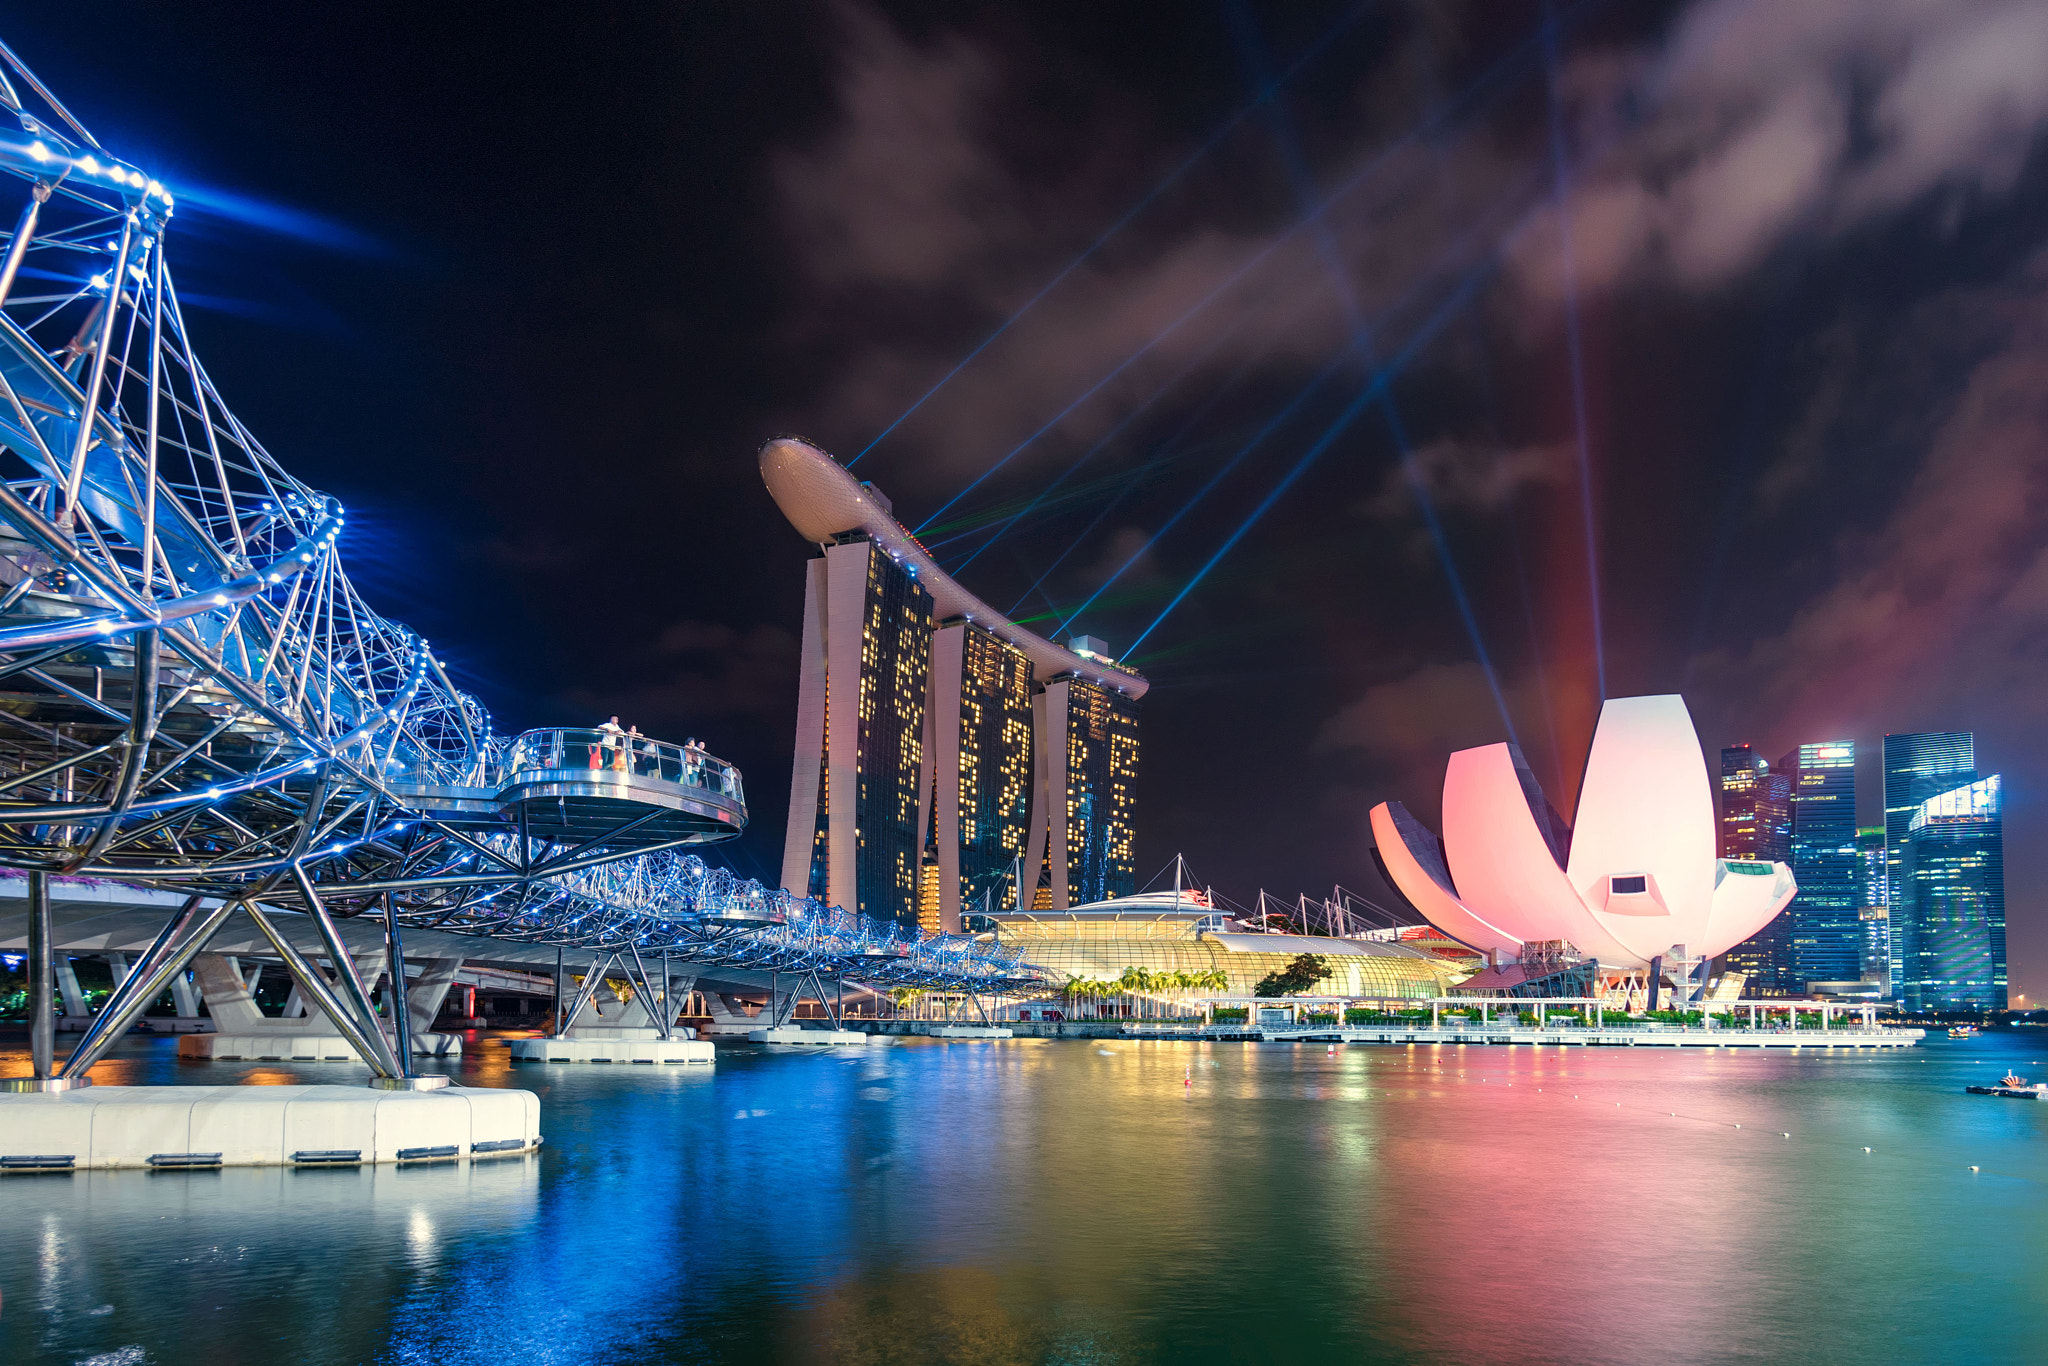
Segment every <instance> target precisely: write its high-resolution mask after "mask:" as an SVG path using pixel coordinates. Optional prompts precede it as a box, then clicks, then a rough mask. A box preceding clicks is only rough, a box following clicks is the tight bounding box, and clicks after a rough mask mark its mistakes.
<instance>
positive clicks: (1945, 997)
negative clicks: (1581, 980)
mask: <svg viewBox="0 0 2048 1366" xmlns="http://www.w3.org/2000/svg"><path fill="white" fill-rule="evenodd" d="M2001 787H2002V784H2001V783H2000V781H1999V778H1998V775H1997V774H1995V773H1994V774H1992V775H1991V776H1990V777H1988V778H1984V779H1980V780H1977V781H1974V782H1967V783H1963V784H1961V785H1960V786H1957V787H1954V788H1951V789H1950V790H1948V791H1946V792H1939V793H1936V794H1935V795H1933V796H1931V797H1929V798H1927V799H1926V800H1924V801H1922V802H1921V803H1920V805H1919V806H1918V807H1916V808H1915V809H1914V812H1913V814H1912V817H1911V818H1910V819H1909V820H1908V821H1907V822H1906V838H1905V842H1904V845H1903V847H1902V849H1901V851H1900V852H1901V855H1902V857H1901V859H1900V862H1899V872H1898V879H1899V880H1898V883H1897V884H1896V885H1897V886H1898V887H1899V889H1900V891H1901V892H1902V894H1903V895H1902V897H1901V900H1903V901H1904V902H1905V904H1906V906H1907V907H1908V908H1909V911H1908V914H1906V915H1905V916H1903V917H1901V919H1900V922H1899V923H1898V925H1897V926H1896V928H1895V933H1894V940H1895V943H1896V944H1897V952H1896V956H1897V958H1898V960H1899V961H1900V963H1901V964H1902V965H1903V973H1902V977H1903V982H1902V989H1901V992H1900V996H1901V999H1902V1000H1903V1001H1904V1003H1905V1004H1906V1005H1907V1006H1908V1007H1911V1008H1913V1009H1920V1010H2004V1009H2005V1007H2006V965H2005V819H2004V818H2005V803H2004V794H2003V792H2002V791H2001Z"/></svg>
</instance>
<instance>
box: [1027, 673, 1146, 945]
mask: <svg viewBox="0 0 2048 1366" xmlns="http://www.w3.org/2000/svg"><path fill="white" fill-rule="evenodd" d="M1084 642H1088V638H1087V637H1082V638H1081V640H1078V641H1076V642H1074V644H1075V645H1076V646H1077V647H1079V648H1080V649H1081V650H1089V646H1090V644H1093V643H1094V642H1088V643H1085V644H1084ZM1090 653H1093V651H1092V650H1091V651H1090ZM1034 706H1035V707H1036V709H1037V718H1036V719H1037V725H1038V736H1039V742H1038V773H1039V792H1040V794H1041V800H1040V801H1039V802H1037V803H1036V804H1035V806H1034V808H1033V811H1032V819H1031V848H1030V852H1029V853H1028V855H1027V857H1026V864H1027V866H1028V867H1029V868H1032V869H1036V870H1038V872H1037V876H1036V877H1035V878H1034V879H1033V882H1032V885H1033V887H1034V888H1036V892H1037V895H1036V898H1035V903H1034V904H1036V903H1038V902H1042V904H1043V905H1044V906H1046V907H1047V908H1049V909H1053V910H1064V909H1066V908H1067V907H1069V906H1079V905H1085V904H1087V903H1089V902H1095V901H1109V900H1112V899H1114V898H1116V897H1122V896H1129V895H1130V894H1131V893H1132V892H1133V891H1135V890H1136V889H1137V872H1138V870H1137V863H1136V859H1135V854H1136V850H1135V847H1134V840H1135V835H1136V830H1135V825H1136V821H1135V816H1136V809H1137V801H1136V784H1137V777H1138V713H1137V708H1136V706H1135V705H1133V701H1132V699H1131V698H1130V697H1129V696H1127V695H1125V694H1123V693H1121V692H1119V691H1117V690H1116V689H1114V688H1106V687H1103V686H1102V685H1101V684H1099V683H1093V682H1090V681H1089V680H1087V679H1085V678H1079V677H1073V676H1068V677H1063V678H1055V679H1053V680H1051V681H1050V682H1048V683H1047V684H1046V686H1045V691H1044V692H1043V693H1042V694H1040V695H1039V697H1038V698H1037V700H1036V702H1035V703H1034Z"/></svg>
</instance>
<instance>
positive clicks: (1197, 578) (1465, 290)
mask: <svg viewBox="0 0 2048 1366" xmlns="http://www.w3.org/2000/svg"><path fill="white" fill-rule="evenodd" d="M1497 268H1498V263H1497V262H1495V261H1488V262H1486V263H1485V264H1484V265H1482V266H1480V267H1479V268H1478V269H1475V270H1473V271H1471V272H1469V273H1468V274H1467V275H1466V277H1465V279H1464V280H1463V281H1462V282H1461V283H1460V284H1459V286H1458V288H1457V289H1456V290H1454V291H1453V292H1452V294H1451V296H1450V297H1449V298H1447V299H1446V300H1444V302H1443V304H1442V305H1441V306H1440V307H1439V308H1438V309H1437V311H1436V312H1435V313H1434V314H1432V315H1431V316H1430V317H1429V319H1428V320H1427V321H1425V322H1424V323H1423V325H1422V326H1421V327H1420V328H1419V329H1417V331H1416V334H1415V335H1414V336H1413V337H1411V338H1409V340H1408V344H1407V345H1406V346H1403V347H1402V348H1401V350H1400V351H1398V352H1397V353H1395V355H1394V357H1393V358H1392V359H1390V360H1389V361H1388V362H1387V363H1386V364H1385V365H1383V366H1381V367H1380V368H1379V369H1378V370H1377V371H1375V372H1374V374H1373V377H1372V380H1371V382H1370V383H1368V384H1367V385H1366V386H1365V388H1364V389H1363V390H1361V391H1360V392H1359V394H1358V396H1357V397H1356V398H1353V399H1352V400H1351V402H1349V403H1348V404H1346V405H1345V406H1344V410H1343V411H1342V412H1340V413H1338V414H1337V416H1336V417H1335V418H1333V419H1331V421H1330V423H1329V425H1328V426H1326V427H1325V428H1323V431H1322V433H1321V435H1319V436H1318V437H1317V438H1316V439H1315V441H1313V442H1312V443H1310V445H1309V447H1308V449H1307V450H1306V451H1304V452H1303V453H1302V456H1301V458H1300V459H1299V460H1297V461H1295V462H1294V465H1293V467H1292V468H1290V469H1289V470H1288V471H1287V473H1286V474H1285V475H1284V476H1282V477H1281V479H1280V482H1279V483H1277V484H1275V485H1274V486H1273V487H1272V489H1271V490H1269V491H1268V492H1267V494H1266V496H1265V497H1264V498H1262V499H1260V500H1259V503H1258V506H1256V507H1254V508H1253V509H1252V510H1251V512H1250V514H1249V515H1247V516H1246V517H1245V519H1244V520H1243V521H1242V522H1240V523H1238V526H1237V529H1236V530H1235V531H1233V532H1231V533H1230V535H1229V537H1228V538H1226V539H1225V540H1224V542H1223V544H1222V545H1220V546H1218V547H1217V548H1216V552H1215V553H1214V554H1213V555H1211V556H1210V557H1209V558H1208V559H1207V560H1206V561H1204V562H1203V564H1202V567H1201V568H1200V569H1198V570H1196V571H1195V573H1194V577H1192V578H1190V579H1189V580H1188V581H1187V583H1186V584H1185V585H1183V586H1182V588H1181V590H1180V592H1178V593H1176V594H1174V596H1173V599H1172V601H1170V602H1168V603H1167V604H1166V606H1165V608H1163V609H1162V610H1161V611H1160V613H1159V615H1158V616H1156V617H1154V618H1153V619H1152V624H1151V625H1150V626H1147V627H1146V628H1145V629H1144V630H1143V631H1141V632H1140V633H1139V634H1138V638H1137V639H1136V640H1133V641H1132V642H1131V644H1130V646H1129V648H1128V649H1126V650H1125V652H1124V655H1125V658H1130V657H1132V656H1134V655H1136V654H1137V652H1138V647H1139V646H1140V645H1142V644H1144V643H1145V641H1146V640H1147V639H1149V638H1150V637H1151V635H1152V633H1153V632H1154V631H1156V630H1158V629H1159V626H1160V623H1161V622H1163V621H1165V620H1166V619H1167V618H1168V617H1169V616H1171V615H1173V611H1174V609H1175V608H1177V607H1179V606H1180V605H1181V603H1183V602H1185V601H1187V597H1188V594H1190V593H1192V592H1194V591H1195V589H1196V587H1197V586H1198V585H1199V584H1200V583H1201V582H1202V580H1203V579H1205V578H1207V577H1208V576H1209V572H1210V571H1211V570H1213V569H1214V568H1215V567H1216V566H1217V565H1218V564H1220V563H1222V561H1223V558H1224V557H1225V556H1226V555H1228V554H1229V553H1230V552H1231V551H1232V550H1234V549H1235V548H1236V547H1237V543H1238V542H1239V541H1241V540H1243V539H1244V538H1245V536H1246V534H1247V533H1249V532H1250V531H1251V529H1252V528H1253V527H1254V526H1257V525H1258V523H1259V520H1260V519H1261V518H1263V517H1264V516H1265V515H1266V514H1267V513H1268V512H1270V511H1272V510H1273V505H1274V504H1275V503H1278V502H1279V501H1280V499H1281V497H1282V496H1284V495H1285V494H1286V492H1287V490H1289V489H1290V488H1292V487H1294V484H1295V482H1296V481H1297V480H1299V479H1300V478H1301V476H1302V475H1304V474H1306V473H1308V471H1309V467H1310V466H1312V465H1314V464H1315V463H1316V461H1318V460H1320V459H1321V458H1322V456H1323V453H1324V452H1325V451H1327V450H1329V449H1330V447H1331V446H1332V445H1334V444H1335V443H1336V441H1337V438H1338V437H1340V436H1342V435H1343V434H1344V433H1345V432H1346V431H1347V430H1349V428H1350V427H1351V424H1352V423H1354V422H1356V421H1357V420H1358V418H1359V416H1360V414H1362V413H1364V412H1365V410H1366V409H1367V408H1369V407H1371V406H1372V405H1373V403H1374V402H1375V401H1377V400H1378V399H1379V397H1380V395H1381V394H1383V393H1385V392H1386V389H1387V386H1388V385H1389V384H1391V383H1392V382H1393V379H1394V376H1396V375H1397V374H1399V373H1400V372H1401V371H1402V370H1404V369H1405V368H1407V366H1408V364H1409V362H1411V361H1413V360H1414V359H1415V357H1416V356H1417V355H1418V354H1419V353H1420V352H1421V351H1422V349H1423V348H1424V347H1425V346H1427V345H1428V344H1429V343H1430V342H1432V341H1434V340H1436V337H1437V334H1438V333H1440V332H1441V331H1443V328H1444V325H1445V324H1446V323H1448V322H1449V321H1450V320H1451V318H1452V317H1454V316H1455V315H1456V314H1457V312H1458V311H1459V310H1460V309H1462V308H1464V306H1465V305H1466V304H1467V303H1469V302H1471V300H1472V297H1473V295H1474V294H1475V293H1477V292H1478V289H1479V285H1480V284H1481V282H1482V281H1483V280H1484V279H1486V278H1487V277H1488V276H1490V275H1491V274H1492V273H1493V272H1494V270H1496V269H1497Z"/></svg>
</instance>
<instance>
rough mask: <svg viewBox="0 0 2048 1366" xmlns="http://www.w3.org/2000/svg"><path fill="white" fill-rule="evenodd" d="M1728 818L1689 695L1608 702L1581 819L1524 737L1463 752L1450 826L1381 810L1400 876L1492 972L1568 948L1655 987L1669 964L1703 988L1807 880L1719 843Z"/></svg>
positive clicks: (1552, 957)
mask: <svg viewBox="0 0 2048 1366" xmlns="http://www.w3.org/2000/svg"><path fill="white" fill-rule="evenodd" d="M1715 828H1716V827H1715V816H1714V798H1713V790H1712V787H1711V786H1710V782H1709V778H1708V774H1707V766H1706V760H1705V756H1704V755H1703V753H1702V752H1701V749H1700V742H1699V735H1698V733H1697V732H1696V731H1694V729H1693V724H1692V716H1691V714H1690V713H1688V712H1687V711H1686V707H1685V702H1684V699H1682V698H1680V697H1678V696H1676V695H1667V696H1660V697H1621V698H1614V699H1612V700H1610V701H1608V702H1607V703H1605V704H1604V705H1603V706H1602V707H1601V710H1600V722H1599V725H1598V727H1597V729H1596V730H1595V731H1594V734H1593V747H1592V751H1591V753H1590V755H1589V756H1588V758H1587V761H1586V771H1585V777H1584V779H1583V781H1582V782H1581V784H1580V788H1579V800H1578V804H1577V806H1576V808H1575V818H1574V820H1573V822H1572V823H1571V824H1566V822H1565V821H1564V820H1563V819H1562V818H1561V817H1560V816H1559V815H1558V814H1557V812H1556V811H1555V810H1554V809H1552V807H1551V805H1550V803H1549V801H1548V800H1546V799H1545V797H1544V795H1543V790H1542V788H1541V787H1540V786H1539V785H1538V783H1537V781H1536V777H1535V774H1534V773H1532V772H1531V771H1530V769H1529V765H1528V763H1527V762H1526V761H1525V760H1524V759H1523V758H1522V754H1521V751H1520V750H1519V749H1517V748H1516V747H1515V746H1514V745H1511V744H1496V745H1484V746H1481V747H1480V748H1478V749H1466V750H1459V751H1458V752H1456V753H1454V754H1452V755H1451V757H1450V763H1449V765H1448V767H1447V769H1446V771H1445V773H1444V798H1443V835H1442V838H1441V839H1439V838H1438V837H1437V836H1436V835H1435V834H1432V833H1431V832H1430V830H1429V829H1428V827H1426V826H1425V825H1423V824H1422V822H1420V821H1419V820H1417V819H1416V818H1415V817H1414V816H1412V815H1410V814H1409V812H1408V809H1407V808H1406V807H1405V806H1403V805H1402V804H1401V803H1400V802H1382V803H1380V804H1379V805H1378V806H1375V807H1374V808H1373V809H1372V831H1373V837H1374V840H1375V842H1376V845H1377V856H1378V859H1379V862H1380V865H1381V868H1382V870H1383V872H1384V873H1385V875H1386V878H1387V881H1388V883H1389V884H1390V885H1391V886H1393V887H1394V888H1395V889H1396V890H1398V891H1399V892H1400V893H1401V895H1402V896H1404V897H1405V898H1406V899H1407V900H1408V901H1409V903H1410V904H1411V905H1412V906H1413V907H1414V909H1415V910H1416V911H1417V912H1418V913H1420V914H1421V915H1422V916H1423V917H1424V918H1425V919H1427V920H1428V921H1429V923H1430V924H1432V925H1434V926H1436V927H1437V928H1438V929H1440V930H1442V931H1443V932H1444V933H1446V934H1448V935H1449V936H1451V937H1452V938H1453V939H1457V940H1459V941H1461V942H1463V943H1465V944H1469V945H1471V946H1472V947H1473V948H1475V949H1478V950H1479V951H1481V952H1482V953H1484V954H1486V955H1487V957H1488V960H1489V962H1490V963H1491V964H1492V965H1493V968H1492V970H1491V971H1490V972H1489V973H1483V974H1481V976H1482V977H1488V976H1498V977H1501V978H1502V982H1501V985H1503V986H1508V985H1511V984H1512V983H1513V982H1515V981H1519V980H1522V978H1523V977H1526V976H1528V975H1529V974H1528V973H1527V972H1524V973H1522V974H1520V975H1517V974H1516V973H1514V972H1512V971H1511V969H1512V968H1513V967H1514V966H1515V965H1522V964H1527V965H1534V964H1537V963H1539V962H1540V963H1542V964H1545V965H1552V964H1556V963H1558V962H1560V961H1563V962H1569V963H1572V964H1576V965H1582V966H1590V967H1593V968H1594V969H1595V970H1596V971H1597V973H1598V975H1599V976H1600V977H1601V978H1602V979H1603V988H1602V989H1603V990H1612V989H1614V987H1615V986H1616V985H1618V982H1619V981H1620V980H1621V979H1628V978H1635V979H1637V980H1642V979H1643V977H1644V975H1645V974H1647V975H1648V982H1649V984H1650V986H1651V989H1652V990H1653V991H1654V989H1655V983H1656V981H1657V979H1658V978H1659V977H1660V976H1662V975H1663V974H1664V972H1665V971H1666V970H1669V971H1670V973H1671V976H1672V981H1673V983H1674V985H1675V986H1677V987H1679V988H1680V989H1681V991H1682V994H1684V995H1687V996H1696V995H1697V994H1699V993H1700V992H1701V991H1703V989H1704V987H1705V984H1706V976H1705V973H1706V964H1707V963H1708V962H1709V961H1710V960H1711V959H1712V958H1713V957H1714V956H1715V955H1717V954H1720V953H1722V952H1725V951H1726V950H1727V949H1728V948H1730V947H1731V946H1733V945H1735V944H1738V943H1741V942H1742V941H1743V940H1745V939H1747V938H1749V937H1750V936H1751V935H1753V934H1755V933H1756V932H1757V931H1758V930H1760V929H1762V928H1763V927H1764V926H1765V925H1767V924H1769V923H1770V921H1771V920H1772V918H1773V917H1775V916H1776V915H1777V914H1778V913H1779V912H1780V911H1782V910H1783V909H1784V908H1785V905H1786V903H1788V902H1789V901H1791V899H1792V896H1793V893H1794V892H1796V891H1797V890H1798V887H1797V884H1796V883H1795V882H1794V881H1793V877H1792V870H1791V869H1790V868H1788V867H1786V866H1785V865H1784V864H1783V863H1765V862H1759V861H1754V860H1748V859H1724V858H1719V857H1716V853H1717V851H1716V842H1715ZM1477 984H1478V983H1477V979H1475V982H1474V985H1477ZM1588 985H1590V984H1588ZM1688 987H1689V988H1690V989H1689V990H1687V989H1686V988H1688Z"/></svg>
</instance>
